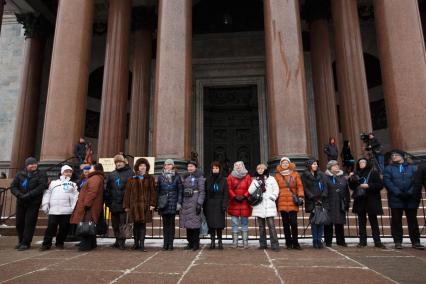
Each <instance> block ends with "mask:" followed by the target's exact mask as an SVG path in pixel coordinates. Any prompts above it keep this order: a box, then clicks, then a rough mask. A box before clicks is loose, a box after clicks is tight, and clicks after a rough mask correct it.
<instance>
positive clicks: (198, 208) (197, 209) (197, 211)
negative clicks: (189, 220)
mask: <svg viewBox="0 0 426 284" xmlns="http://www.w3.org/2000/svg"><path fill="white" fill-rule="evenodd" d="M195 213H197V215H200V213H201V205H200V204H197V208H195Z"/></svg>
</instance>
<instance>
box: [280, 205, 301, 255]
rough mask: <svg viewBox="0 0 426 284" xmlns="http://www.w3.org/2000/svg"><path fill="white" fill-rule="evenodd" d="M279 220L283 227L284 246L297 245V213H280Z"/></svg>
mask: <svg viewBox="0 0 426 284" xmlns="http://www.w3.org/2000/svg"><path fill="white" fill-rule="evenodd" d="M281 219H282V221H283V227H284V236H285V245H286V246H287V247H292V246H293V245H298V244H299V241H298V233H299V231H298V228H297V212H294V211H291V212H285V211H281Z"/></svg>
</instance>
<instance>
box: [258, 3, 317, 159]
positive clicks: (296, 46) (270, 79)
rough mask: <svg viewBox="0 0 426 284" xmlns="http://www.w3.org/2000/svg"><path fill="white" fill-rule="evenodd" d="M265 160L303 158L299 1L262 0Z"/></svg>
mask: <svg viewBox="0 0 426 284" xmlns="http://www.w3.org/2000/svg"><path fill="white" fill-rule="evenodd" d="M263 3H264V13H265V45H266V84H267V88H266V91H267V98H268V123H269V125H268V126H269V152H270V153H269V158H270V164H271V165H274V164H275V163H276V162H277V161H279V159H280V158H281V157H282V156H284V155H285V156H290V157H292V158H295V159H296V160H297V159H306V158H307V156H308V155H309V150H308V149H309V142H310V141H309V140H310V139H309V134H308V130H307V128H308V119H307V101H306V89H305V72H304V59H303V48H302V35H301V26H300V17H299V1H298V0H291V1H280V0H265V1H264V2H263Z"/></svg>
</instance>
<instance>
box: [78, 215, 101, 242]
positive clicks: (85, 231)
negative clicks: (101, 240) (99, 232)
mask: <svg viewBox="0 0 426 284" xmlns="http://www.w3.org/2000/svg"><path fill="white" fill-rule="evenodd" d="M89 212H90V211H87V212H86V213H84V216H83V220H81V221H80V222H79V223H78V224H77V228H76V230H75V234H76V235H77V236H78V237H90V236H96V224H95V222H93V221H86V215H87V213H89Z"/></svg>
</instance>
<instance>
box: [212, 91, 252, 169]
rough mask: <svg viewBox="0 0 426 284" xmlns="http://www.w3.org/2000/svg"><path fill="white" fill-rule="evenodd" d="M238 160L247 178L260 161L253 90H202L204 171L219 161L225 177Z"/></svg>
mask: <svg viewBox="0 0 426 284" xmlns="http://www.w3.org/2000/svg"><path fill="white" fill-rule="evenodd" d="M239 160H242V161H243V162H244V164H245V165H246V167H247V169H248V170H249V172H250V173H251V174H253V173H254V170H255V167H256V165H257V164H258V163H259V161H260V151H259V113H258V103H257V88H256V86H245V87H206V88H205V91H204V170H205V171H206V173H207V172H208V171H209V169H210V164H211V162H212V161H219V162H220V163H221V164H222V166H223V168H224V170H225V171H226V172H227V173H229V172H230V171H231V170H232V166H233V163H234V162H235V161H239Z"/></svg>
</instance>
